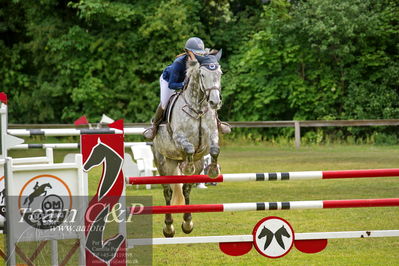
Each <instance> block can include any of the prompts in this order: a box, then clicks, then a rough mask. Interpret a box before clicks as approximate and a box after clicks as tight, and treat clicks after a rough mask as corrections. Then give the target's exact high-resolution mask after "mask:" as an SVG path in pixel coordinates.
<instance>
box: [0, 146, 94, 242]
mask: <svg viewBox="0 0 399 266" xmlns="http://www.w3.org/2000/svg"><path fill="white" fill-rule="evenodd" d="M6 169H7V175H6V179H7V180H6V181H7V182H6V185H7V193H8V195H9V198H8V199H9V201H8V203H7V212H8V213H7V219H10V234H11V238H14V239H13V240H14V241H15V242H21V241H40V240H49V239H50V240H51V239H69V238H80V237H79V235H80V234H82V230H79V229H80V228H78V227H77V226H78V225H79V224H80V225H83V218H82V213H84V210H85V206H86V204H87V203H86V202H85V200H84V199H85V197H84V196H86V197H87V175H86V174H85V173H84V172H83V171H82V158H81V155H80V154H79V155H76V157H75V162H74V163H62V164H37V165H12V159H7V168H6ZM61 227H62V228H61ZM60 228H61V229H60ZM83 231H84V230H83ZM11 241H12V240H11Z"/></svg>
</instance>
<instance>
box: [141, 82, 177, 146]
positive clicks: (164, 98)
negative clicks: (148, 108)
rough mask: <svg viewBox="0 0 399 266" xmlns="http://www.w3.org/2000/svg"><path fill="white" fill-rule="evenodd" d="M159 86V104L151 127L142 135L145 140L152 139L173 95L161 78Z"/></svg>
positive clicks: (167, 84)
mask: <svg viewBox="0 0 399 266" xmlns="http://www.w3.org/2000/svg"><path fill="white" fill-rule="evenodd" d="M159 84H160V89H161V93H160V94H161V103H160V104H159V105H158V107H157V110H156V111H155V115H154V117H153V119H152V126H151V127H150V128H148V129H146V130H145V131H144V133H143V135H144V137H146V138H147V139H150V140H152V139H154V138H155V136H156V134H157V131H158V126H159V124H160V123H161V122H162V118H163V113H164V110H165V108H166V105H167V104H168V101H169V98H170V96H171V95H172V93H173V90H171V89H169V83H168V82H167V81H166V80H164V79H163V78H162V75H161V77H160V78H159Z"/></svg>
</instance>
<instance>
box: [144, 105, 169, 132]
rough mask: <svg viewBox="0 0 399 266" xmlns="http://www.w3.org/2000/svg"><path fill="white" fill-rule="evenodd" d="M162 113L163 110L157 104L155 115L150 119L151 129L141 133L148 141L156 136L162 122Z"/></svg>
mask: <svg viewBox="0 0 399 266" xmlns="http://www.w3.org/2000/svg"><path fill="white" fill-rule="evenodd" d="M163 112H164V110H163V108H162V104H159V105H158V107H157V110H156V111H155V115H154V117H153V118H152V121H151V122H152V125H151V127H150V128H147V129H146V130H145V131H144V133H143V135H144V137H146V138H147V139H150V140H152V139H154V138H155V136H156V135H157V131H158V126H159V124H161V122H162V118H163Z"/></svg>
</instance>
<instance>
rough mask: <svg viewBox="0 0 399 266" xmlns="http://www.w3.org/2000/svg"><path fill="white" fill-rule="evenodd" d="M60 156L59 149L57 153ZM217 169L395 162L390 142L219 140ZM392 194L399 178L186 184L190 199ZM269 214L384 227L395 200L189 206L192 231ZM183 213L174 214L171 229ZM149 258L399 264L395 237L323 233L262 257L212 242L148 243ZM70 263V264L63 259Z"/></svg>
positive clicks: (309, 226) (341, 226)
mask: <svg viewBox="0 0 399 266" xmlns="http://www.w3.org/2000/svg"><path fill="white" fill-rule="evenodd" d="M57 156H58V158H57V160H58V161H59V160H60V158H61V157H62V156H61V155H57ZM220 164H221V166H222V172H223V173H245V172H271V171H305V170H309V171H312V170H339V169H372V168H397V167H398V166H399V148H398V147H396V146H371V145H364V146H360V145H357V146H355V145H353V146H350V145H345V146H343V145H331V146H305V147H301V148H300V149H298V150H296V149H294V148H291V147H288V146H272V145H266V144H260V145H233V144H229V145H228V146H224V147H222V150H221V155H220ZM100 174H101V172H100V168H97V169H95V170H93V171H92V172H91V173H90V180H89V187H90V191H91V193H94V192H95V190H96V188H97V182H98V181H97V180H98V177H99V175H100ZM127 195H135V196H136V195H138V196H146V195H149V196H152V197H153V202H154V205H164V202H163V195H162V189H161V187H160V186H159V185H155V186H153V188H152V189H151V190H145V189H144V187H143V186H141V187H140V188H139V189H138V190H137V189H136V187H135V186H134V187H128V189H127ZM391 197H399V178H397V177H394V178H392V177H391V178H380V179H375V178H366V179H358V180H355V179H347V180H311V181H285V182H284V181H281V182H279V181H277V182H252V183H250V182H247V183H224V184H223V183H221V184H218V185H217V186H209V188H208V189H193V191H192V196H191V199H192V204H206V203H229V202H256V201H290V200H329V199H330V200H333V199H363V198H364V199H366V198H391ZM269 215H275V216H280V217H282V218H284V219H286V220H288V221H289V222H290V223H291V225H292V226H293V228H294V230H295V231H296V232H323V231H324V232H327V231H356V230H384V229H386V230H388V229H398V228H399V209H398V208H354V209H323V210H289V211H264V212H237V213H233V212H227V213H201V214H193V219H194V220H193V221H194V223H195V229H194V231H193V232H192V234H191V236H210V235H238V234H250V233H251V231H252V229H253V226H254V225H255V224H256V222H257V221H258V220H260V219H261V218H263V217H266V216H269ZM181 217H182V215H180V214H179V215H174V220H175V227H176V236H177V237H181V236H186V235H184V233H182V231H181V230H180V223H181V219H182V218H181ZM162 225H163V215H156V216H154V217H153V236H154V237H162ZM153 262H154V265H162V264H168V265H187V264H191V265H259V264H266V263H268V264H274V265H379V264H380V265H399V238H371V239H346V240H343V239H339V240H332V241H331V240H330V241H329V244H328V246H327V248H326V249H325V250H324V251H322V252H320V253H317V254H304V253H301V252H299V251H297V250H296V249H295V248H293V250H292V251H291V252H290V253H289V254H288V255H287V256H285V257H284V258H281V259H276V260H272V259H268V258H265V257H263V256H261V255H259V254H258V253H257V252H256V250H255V249H253V250H252V251H251V252H250V253H248V254H246V255H244V256H241V257H230V256H227V255H224V254H223V253H222V252H220V251H219V248H218V245H217V244H197V245H165V246H154V248H153ZM70 265H73V264H70Z"/></svg>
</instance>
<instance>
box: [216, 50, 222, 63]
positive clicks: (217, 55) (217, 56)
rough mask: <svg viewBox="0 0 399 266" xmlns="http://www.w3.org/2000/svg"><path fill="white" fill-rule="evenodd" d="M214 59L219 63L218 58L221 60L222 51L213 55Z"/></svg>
mask: <svg viewBox="0 0 399 266" xmlns="http://www.w3.org/2000/svg"><path fill="white" fill-rule="evenodd" d="M215 56H216V59H217V60H218V62H219V61H220V58H222V49H220V50H219V52H218V53H217V54H216V55H215Z"/></svg>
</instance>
